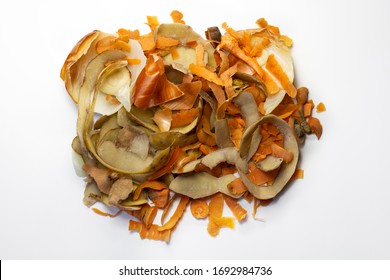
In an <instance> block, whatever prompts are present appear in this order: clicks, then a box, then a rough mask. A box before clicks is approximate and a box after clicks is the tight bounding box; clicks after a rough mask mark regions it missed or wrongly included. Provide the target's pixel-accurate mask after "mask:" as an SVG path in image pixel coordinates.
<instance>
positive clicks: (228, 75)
mask: <svg viewBox="0 0 390 280" xmlns="http://www.w3.org/2000/svg"><path fill="white" fill-rule="evenodd" d="M236 73H237V64H234V65H233V66H232V67H230V68H228V69H227V70H226V71H224V72H223V73H222V74H221V76H220V78H221V80H222V82H223V83H224V85H225V92H226V95H227V97H228V98H229V99H231V98H233V97H234V96H235V95H237V94H236V92H235V90H234V88H233V79H232V77H233V75H234V74H236Z"/></svg>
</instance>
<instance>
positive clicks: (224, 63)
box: [217, 50, 230, 75]
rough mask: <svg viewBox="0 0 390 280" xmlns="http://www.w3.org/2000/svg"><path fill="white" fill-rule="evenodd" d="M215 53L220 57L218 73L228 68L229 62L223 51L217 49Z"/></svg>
mask: <svg viewBox="0 0 390 280" xmlns="http://www.w3.org/2000/svg"><path fill="white" fill-rule="evenodd" d="M217 53H218V54H219V58H220V59H221V63H220V64H219V73H218V74H219V75H220V74H221V73H223V72H225V71H226V70H227V69H228V68H229V65H230V62H229V57H228V55H227V54H226V53H225V52H223V51H220V50H217Z"/></svg>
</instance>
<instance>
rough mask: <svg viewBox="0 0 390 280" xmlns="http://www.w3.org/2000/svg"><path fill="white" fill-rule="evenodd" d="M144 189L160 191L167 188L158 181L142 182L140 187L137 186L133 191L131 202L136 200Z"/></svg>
mask: <svg viewBox="0 0 390 280" xmlns="http://www.w3.org/2000/svg"><path fill="white" fill-rule="evenodd" d="M145 188H148V189H153V190H158V191H161V190H163V189H167V188H168V187H167V185H165V184H164V183H162V182H160V181H152V180H150V181H146V182H143V183H142V184H141V185H139V186H138V187H137V188H136V189H135V191H134V194H133V200H137V199H138V198H139V196H140V194H141V192H142V190H143V189H145Z"/></svg>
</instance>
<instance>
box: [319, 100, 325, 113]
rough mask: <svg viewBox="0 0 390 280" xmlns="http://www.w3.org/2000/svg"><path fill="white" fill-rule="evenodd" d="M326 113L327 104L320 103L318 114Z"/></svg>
mask: <svg viewBox="0 0 390 280" xmlns="http://www.w3.org/2000/svg"><path fill="white" fill-rule="evenodd" d="M325 111H326V107H325V104H324V103H322V102H320V103H318V105H317V113H322V112H325Z"/></svg>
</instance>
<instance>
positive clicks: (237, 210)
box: [223, 195, 247, 222]
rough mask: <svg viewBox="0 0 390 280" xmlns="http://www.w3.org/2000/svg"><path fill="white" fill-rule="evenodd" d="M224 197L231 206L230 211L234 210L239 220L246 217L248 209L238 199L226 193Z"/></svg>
mask: <svg viewBox="0 0 390 280" xmlns="http://www.w3.org/2000/svg"><path fill="white" fill-rule="evenodd" d="M223 198H224V200H225V203H226V205H227V206H228V207H229V209H230V211H232V213H233V215H234V217H236V219H237V220H238V221H239V222H241V221H242V220H244V219H246V214H247V211H246V210H245V209H244V208H243V207H242V206H241V205H240V204H238V202H237V200H236V199H234V198H231V197H230V196H227V195H224V196H223Z"/></svg>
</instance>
